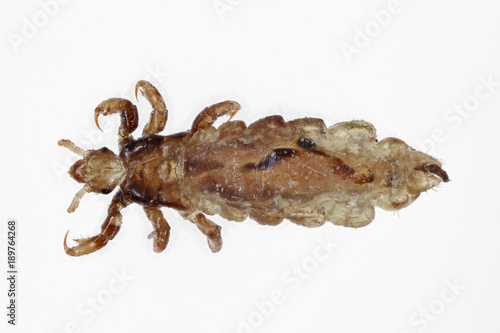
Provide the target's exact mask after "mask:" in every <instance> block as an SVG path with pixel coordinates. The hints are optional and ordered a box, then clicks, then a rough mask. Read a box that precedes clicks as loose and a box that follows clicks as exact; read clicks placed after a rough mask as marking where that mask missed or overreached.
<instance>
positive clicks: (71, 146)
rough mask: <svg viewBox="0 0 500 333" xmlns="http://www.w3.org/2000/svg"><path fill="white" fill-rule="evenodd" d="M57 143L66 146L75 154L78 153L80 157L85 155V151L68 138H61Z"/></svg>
mask: <svg viewBox="0 0 500 333" xmlns="http://www.w3.org/2000/svg"><path fill="white" fill-rule="evenodd" d="M57 144H58V145H59V146H61V147H65V148H68V149H69V150H71V151H72V152H73V153H75V154H77V155H80V156H82V157H85V155H87V151H86V150H84V149H82V148H80V147H78V146H77V145H75V144H74V143H73V142H71V141H70V140H66V139H63V140H59V141H58V142H57Z"/></svg>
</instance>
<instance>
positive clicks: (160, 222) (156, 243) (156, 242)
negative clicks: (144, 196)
mask: <svg viewBox="0 0 500 333" xmlns="http://www.w3.org/2000/svg"><path fill="white" fill-rule="evenodd" d="M144 212H146V215H147V217H148V219H149V220H150V221H151V224H153V229H154V230H153V232H151V233H150V234H149V236H148V239H153V250H154V251H155V252H157V253H160V252H162V251H163V250H165V248H166V247H167V244H168V239H169V237H170V225H168V222H167V220H166V219H165V217H164V216H163V213H162V212H161V210H160V208H159V207H144Z"/></svg>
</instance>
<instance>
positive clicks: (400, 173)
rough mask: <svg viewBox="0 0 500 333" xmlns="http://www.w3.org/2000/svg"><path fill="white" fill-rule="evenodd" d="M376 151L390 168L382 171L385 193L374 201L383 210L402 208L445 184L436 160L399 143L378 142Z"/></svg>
mask: <svg viewBox="0 0 500 333" xmlns="http://www.w3.org/2000/svg"><path fill="white" fill-rule="evenodd" d="M377 150H378V152H379V153H380V155H381V156H382V158H383V159H384V160H385V161H387V162H389V164H388V165H390V168H389V169H387V168H386V170H385V171H383V172H384V179H383V187H384V188H385V191H384V192H383V193H382V195H380V196H379V197H378V199H377V205H378V206H379V207H381V208H383V209H386V210H397V209H400V208H403V207H406V206H408V205H409V204H410V203H412V202H413V201H414V200H415V199H417V198H418V196H419V195H420V193H421V192H425V191H427V190H429V189H431V188H433V187H435V186H437V185H439V184H440V183H441V182H447V181H449V178H448V175H447V173H446V172H445V171H444V170H443V169H442V168H441V163H440V162H439V161H438V160H436V159H435V158H433V157H432V156H430V155H427V154H425V153H422V152H419V151H417V150H415V149H413V148H411V147H410V146H408V145H407V144H406V143H405V142H403V141H402V140H399V139H396V138H385V139H383V140H381V141H380V142H378V144H377Z"/></svg>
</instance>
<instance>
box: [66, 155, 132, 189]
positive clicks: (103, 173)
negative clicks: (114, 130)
mask: <svg viewBox="0 0 500 333" xmlns="http://www.w3.org/2000/svg"><path fill="white" fill-rule="evenodd" d="M125 172H126V170H125V167H124V165H123V162H122V161H121V160H120V158H119V157H118V156H117V155H116V154H115V153H113V152H112V151H111V150H109V149H108V148H106V147H103V148H101V149H98V150H89V151H87V153H86V154H85V156H84V157H83V158H82V159H80V160H78V161H76V162H75V163H74V164H73V165H72V166H71V168H70V169H69V174H70V175H71V177H73V179H75V180H76V181H77V182H79V183H84V184H86V186H88V189H89V192H95V193H101V194H108V193H110V192H111V191H113V190H114V189H115V187H116V186H118V185H120V183H121V182H122V181H123V179H124V176H125Z"/></svg>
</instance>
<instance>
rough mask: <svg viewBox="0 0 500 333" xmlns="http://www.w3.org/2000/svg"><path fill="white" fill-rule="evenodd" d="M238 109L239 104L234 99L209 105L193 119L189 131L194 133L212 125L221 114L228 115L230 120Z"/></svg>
mask: <svg viewBox="0 0 500 333" xmlns="http://www.w3.org/2000/svg"><path fill="white" fill-rule="evenodd" d="M240 109H241V106H240V104H239V103H237V102H234V101H224V102H220V103H217V104H214V105H212V106H209V107H207V108H205V109H203V111H201V112H200V113H199V114H198V116H197V117H196V118H195V119H194V121H193V126H192V127H191V132H193V133H195V132H197V131H199V130H201V129H204V128H207V127H210V126H212V124H213V123H215V121H216V120H217V118H219V117H221V116H226V115H229V116H230V118H229V120H231V119H232V118H233V117H234V115H235V114H236V113H237V112H238V111H239V110H240Z"/></svg>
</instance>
